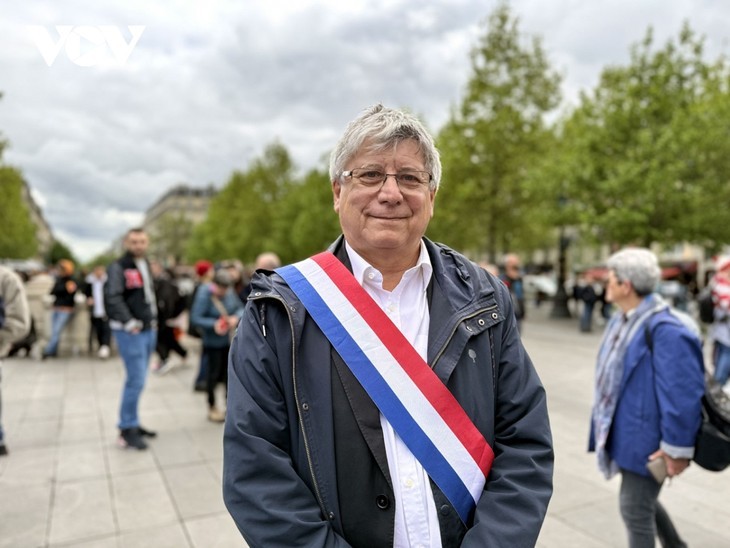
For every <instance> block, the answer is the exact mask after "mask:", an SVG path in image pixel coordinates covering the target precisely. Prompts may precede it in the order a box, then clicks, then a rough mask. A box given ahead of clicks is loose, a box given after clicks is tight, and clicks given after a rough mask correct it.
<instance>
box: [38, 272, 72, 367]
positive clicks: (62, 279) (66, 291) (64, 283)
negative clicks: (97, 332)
mask: <svg viewBox="0 0 730 548" xmlns="http://www.w3.org/2000/svg"><path fill="white" fill-rule="evenodd" d="M73 273H74V263H73V261H70V260H68V259H61V260H60V261H58V276H57V277H56V282H55V283H54V284H53V287H52V288H51V295H53V297H54V299H55V300H54V301H53V313H52V314H51V338H50V340H49V341H48V344H47V345H46V347H45V348H44V349H43V354H42V359H44V360H45V359H46V358H51V357H55V356H56V355H57V353H58V343H59V341H60V340H61V333H62V332H63V329H64V328H65V327H66V325H67V324H68V322H69V320H70V319H71V316H72V315H73V313H74V298H75V295H76V291H77V290H78V286H77V285H76V282H75V281H74V280H73V278H72V276H73Z"/></svg>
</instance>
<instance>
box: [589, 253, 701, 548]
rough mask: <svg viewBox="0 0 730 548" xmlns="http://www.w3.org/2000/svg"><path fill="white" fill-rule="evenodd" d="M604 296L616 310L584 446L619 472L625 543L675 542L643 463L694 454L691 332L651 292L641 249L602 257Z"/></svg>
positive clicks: (695, 373)
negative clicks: (605, 273)
mask: <svg viewBox="0 0 730 548" xmlns="http://www.w3.org/2000/svg"><path fill="white" fill-rule="evenodd" d="M608 269H609V273H608V285H607V287H606V299H607V300H608V301H610V302H612V303H613V304H614V305H615V306H616V307H617V309H618V310H617V312H616V313H615V314H614V316H613V318H612V319H611V321H610V322H609V324H608V326H607V327H606V332H605V335H604V337H603V341H602V343H601V347H600V349H599V352H598V359H597V365H596V384H595V396H594V403H593V412H592V417H591V434H590V442H589V450H591V451H595V452H596V453H597V456H598V468H599V469H600V471H601V472H602V473H603V474H604V475H605V476H606V478H611V477H612V476H614V475H615V474H618V473H620V474H621V488H620V495H619V507H620V510H621V516H622V518H623V521H624V524H625V526H626V530H627V532H628V538H629V546H630V547H631V548H654V537H655V535H658V536H659V539H660V541H661V544H662V546H671V547H683V546H686V544H685V543H684V542H683V541H682V539H681V538H680V537H679V534H678V533H677V531H676V529H675V528H674V525H673V524H672V520H671V519H670V518H669V515H668V514H667V512H666V510H665V509H664V507H663V506H662V505H661V504H660V503H659V500H658V497H659V492H660V491H661V488H662V481H661V477H659V476H657V478H658V479H655V477H654V476H653V475H652V473H651V472H650V471H649V469H648V468H647V465H648V464H649V462H650V461H651V462H653V464H652V465H651V466H652V467H653V466H654V465H660V468H662V469H665V471H666V475H667V476H668V477H672V476H676V475H678V474H681V473H682V472H683V471H684V470H685V469H686V468H687V466H689V463H690V459H691V458H692V456H693V455H694V445H695V438H696V437H697V432H698V430H699V428H700V423H701V403H700V400H701V398H702V395H703V393H704V372H703V369H704V367H703V362H702V349H701V345H700V341H699V338H698V336H697V335H696V334H695V333H694V332H692V331H690V330H689V329H688V328H687V327H686V325H685V324H684V323H683V322H682V321H680V319H679V318H678V316H676V315H675V313H673V312H672V310H671V309H670V308H669V306H668V305H667V303H665V302H664V301H663V300H662V298H661V296H660V295H658V294H657V293H654V292H653V291H654V288H655V286H656V285H657V282H658V281H659V274H660V269H659V264H658V261H657V258H656V256H655V255H654V254H653V253H652V252H651V251H649V250H648V249H626V250H623V251H619V252H618V253H616V254H614V255H612V256H611V257H610V258H609V260H608Z"/></svg>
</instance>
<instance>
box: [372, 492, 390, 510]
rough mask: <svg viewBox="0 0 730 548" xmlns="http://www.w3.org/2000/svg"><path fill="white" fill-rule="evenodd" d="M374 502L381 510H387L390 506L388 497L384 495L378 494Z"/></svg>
mask: <svg viewBox="0 0 730 548" xmlns="http://www.w3.org/2000/svg"><path fill="white" fill-rule="evenodd" d="M375 504H377V505H378V508H380V509H381V510H387V509H388V507H389V506H390V499H389V498H388V497H387V496H386V495H378V496H377V497H375Z"/></svg>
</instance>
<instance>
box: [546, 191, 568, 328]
mask: <svg viewBox="0 0 730 548" xmlns="http://www.w3.org/2000/svg"><path fill="white" fill-rule="evenodd" d="M567 202H568V200H567V198H565V196H560V197H559V198H558V209H559V210H560V213H561V217H562V213H563V210H564V209H565V205H566V204H567ZM568 246H570V237H569V236H568V235H567V234H566V233H565V222H564V220H563V219H561V221H560V230H559V232H558V290H557V291H556V292H555V298H554V299H553V309H552V310H551V311H550V317H551V318H570V316H571V315H570V309H569V308H568V294H567V293H566V292H565V262H566V255H567V251H568Z"/></svg>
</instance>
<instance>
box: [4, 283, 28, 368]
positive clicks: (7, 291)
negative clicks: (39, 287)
mask: <svg viewBox="0 0 730 548" xmlns="http://www.w3.org/2000/svg"><path fill="white" fill-rule="evenodd" d="M0 298H2V300H3V305H4V307H5V321H4V322H3V324H2V327H0V357H2V356H4V355H5V354H7V353H8V351H9V350H10V347H11V346H12V344H13V343H14V342H15V341H17V340H20V339H22V338H23V337H25V336H26V335H27V334H28V331H30V311H29V308H28V300H27V299H26V296H25V289H24V288H23V282H21V281H20V278H19V277H18V276H16V275H15V273H13V272H10V271H8V272H0Z"/></svg>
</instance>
